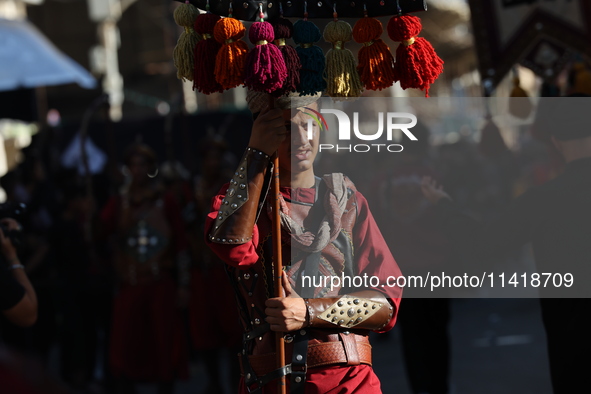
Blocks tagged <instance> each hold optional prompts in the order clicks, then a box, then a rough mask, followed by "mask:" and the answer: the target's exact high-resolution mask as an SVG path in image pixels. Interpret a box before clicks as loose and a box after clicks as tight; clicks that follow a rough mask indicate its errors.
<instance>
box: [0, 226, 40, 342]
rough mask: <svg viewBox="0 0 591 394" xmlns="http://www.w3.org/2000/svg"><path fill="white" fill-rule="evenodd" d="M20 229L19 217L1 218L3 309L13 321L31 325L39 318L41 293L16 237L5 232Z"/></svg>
mask: <svg viewBox="0 0 591 394" xmlns="http://www.w3.org/2000/svg"><path fill="white" fill-rule="evenodd" d="M19 230H20V224H19V223H18V222H17V221H16V220H14V219H10V218H5V219H2V220H0V252H1V253H2V256H1V257H0V310H1V311H2V314H3V315H4V317H6V318H7V319H8V321H9V322H10V323H12V324H15V325H17V326H20V327H30V326H32V325H33V324H35V322H36V320H37V295H36V293H35V289H34V288H33V286H32V285H31V282H30V281H29V278H28V277H27V274H26V273H25V267H24V266H23V265H22V264H21V262H20V260H19V258H18V255H17V253H16V248H15V246H14V245H13V243H12V240H11V239H10V237H9V235H8V234H5V231H7V232H10V231H19ZM0 339H1V337H0Z"/></svg>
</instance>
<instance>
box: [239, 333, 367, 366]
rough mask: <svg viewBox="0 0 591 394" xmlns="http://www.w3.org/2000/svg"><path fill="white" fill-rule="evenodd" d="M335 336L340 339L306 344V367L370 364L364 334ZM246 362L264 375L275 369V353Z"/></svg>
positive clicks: (261, 355)
mask: <svg viewBox="0 0 591 394" xmlns="http://www.w3.org/2000/svg"><path fill="white" fill-rule="evenodd" d="M336 337H337V338H339V339H340V341H338V342H316V343H314V342H310V343H309V344H308V351H307V369H310V368H316V367H322V366H328V365H338V364H341V365H359V364H367V365H371V345H370V344H369V341H368V339H367V337H366V336H360V335H356V334H353V333H350V334H344V333H340V334H338V335H336ZM294 353H295V351H294ZM248 363H249V364H250V368H251V370H252V371H253V372H254V373H255V374H256V375H257V376H266V374H268V373H269V372H271V371H273V370H274V369H275V353H267V354H259V355H255V356H249V357H248ZM292 373H293V372H292Z"/></svg>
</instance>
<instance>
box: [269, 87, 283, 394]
mask: <svg viewBox="0 0 591 394" xmlns="http://www.w3.org/2000/svg"><path fill="white" fill-rule="evenodd" d="M274 107H275V101H274V98H273V97H272V96H271V95H269V109H273V108H274ZM272 187H273V197H274V199H273V273H274V278H273V282H274V286H273V288H274V289H275V294H274V295H275V297H283V292H282V289H283V285H282V281H281V276H282V275H283V259H282V254H281V216H280V215H279V212H280V209H281V204H280V201H281V200H280V198H281V195H280V193H281V191H280V189H279V157H278V156H277V153H275V155H274V156H273V185H272ZM275 354H276V365H277V368H281V367H283V365H284V363H285V343H284V342H283V333H281V332H279V331H277V332H276V333H275ZM277 391H278V393H280V394H286V386H285V376H282V377H281V378H279V380H278V382H277Z"/></svg>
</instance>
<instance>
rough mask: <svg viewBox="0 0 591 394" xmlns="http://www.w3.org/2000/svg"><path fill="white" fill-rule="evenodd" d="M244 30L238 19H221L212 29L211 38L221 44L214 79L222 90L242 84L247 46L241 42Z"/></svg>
mask: <svg viewBox="0 0 591 394" xmlns="http://www.w3.org/2000/svg"><path fill="white" fill-rule="evenodd" d="M245 32H246V28H245V27H244V25H243V24H242V22H240V21H239V20H238V19H235V18H222V19H220V20H219V21H218V22H217V23H216V24H215V27H214V29H213V36H214V38H215V39H216V40H217V42H219V43H220V44H222V47H221V48H220V50H219V51H218V54H217V56H216V59H215V79H216V81H218V83H219V84H220V85H222V87H223V88H224V89H231V88H235V87H236V86H240V85H242V84H243V83H244V66H245V64H246V55H247V53H248V45H247V44H246V43H245V42H244V41H242V40H241V38H242V37H244V34H245Z"/></svg>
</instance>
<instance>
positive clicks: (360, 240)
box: [353, 192, 402, 332]
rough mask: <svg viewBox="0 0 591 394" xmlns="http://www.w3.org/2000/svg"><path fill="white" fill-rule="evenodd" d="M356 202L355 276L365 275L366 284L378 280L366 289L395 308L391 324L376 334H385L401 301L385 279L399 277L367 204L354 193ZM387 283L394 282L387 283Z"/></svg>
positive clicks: (395, 288) (398, 290)
mask: <svg viewBox="0 0 591 394" xmlns="http://www.w3.org/2000/svg"><path fill="white" fill-rule="evenodd" d="M356 198H357V209H358V216H357V222H356V224H355V227H354V228H353V245H354V246H355V261H356V262H357V267H358V273H357V275H360V276H361V277H365V275H367V277H368V281H369V280H370V278H378V279H379V284H378V285H377V286H374V285H375V284H377V283H376V282H378V281H376V280H375V279H374V283H371V282H369V283H371V284H372V286H371V287H367V289H370V290H375V291H378V292H380V293H382V294H383V295H384V297H386V298H387V299H388V301H389V302H390V304H391V305H392V306H393V307H394V312H393V315H392V318H391V319H390V322H389V323H388V324H387V325H386V326H385V327H384V328H383V329H382V330H379V332H383V331H388V330H390V329H391V328H392V327H394V324H395V323H396V316H397V314H398V307H399V305H400V298H401V297H402V289H401V288H399V287H395V286H388V278H392V277H398V276H400V275H402V274H401V272H400V268H399V267H398V264H396V261H395V260H394V257H393V256H392V253H391V252H390V249H389V248H388V245H387V244H386V241H385V240H384V237H383V236H382V233H381V232H380V229H379V228H378V226H377V224H376V221H375V219H374V217H373V215H372V214H371V211H370V210H369V205H368V203H367V200H366V199H365V197H364V196H363V195H362V194H361V193H359V192H356ZM390 282H393V281H392V280H390Z"/></svg>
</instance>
